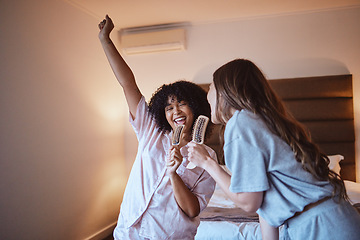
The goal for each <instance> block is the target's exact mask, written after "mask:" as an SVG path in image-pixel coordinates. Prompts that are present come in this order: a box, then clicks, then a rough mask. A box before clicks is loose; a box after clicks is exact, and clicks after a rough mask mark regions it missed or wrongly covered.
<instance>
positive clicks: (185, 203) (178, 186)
mask: <svg viewBox="0 0 360 240" xmlns="http://www.w3.org/2000/svg"><path fill="white" fill-rule="evenodd" d="M170 181H171V185H172V187H173V190H174V194H175V199H176V202H177V204H178V205H179V207H180V208H181V209H182V210H183V212H184V213H185V214H186V215H188V216H189V217H190V218H193V217H196V216H198V215H199V213H200V204H199V200H198V198H197V197H196V196H195V195H194V194H193V193H192V192H191V191H190V190H189V189H188V188H187V187H186V185H185V184H184V182H183V181H182V179H181V178H180V176H179V175H178V174H177V173H172V174H171V175H170Z"/></svg>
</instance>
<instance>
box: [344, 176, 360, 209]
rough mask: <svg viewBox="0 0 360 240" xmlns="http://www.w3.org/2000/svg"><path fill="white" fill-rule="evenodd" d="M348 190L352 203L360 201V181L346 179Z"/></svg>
mask: <svg viewBox="0 0 360 240" xmlns="http://www.w3.org/2000/svg"><path fill="white" fill-rule="evenodd" d="M344 184H345V188H346V192H347V194H348V196H349V198H350V202H351V203H352V204H355V203H360V183H358V182H353V181H349V180H344Z"/></svg>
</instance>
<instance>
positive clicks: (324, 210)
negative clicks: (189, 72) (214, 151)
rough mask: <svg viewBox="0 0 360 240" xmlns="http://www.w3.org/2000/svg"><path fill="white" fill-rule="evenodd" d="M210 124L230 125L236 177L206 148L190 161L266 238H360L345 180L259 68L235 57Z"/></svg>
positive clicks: (228, 156) (228, 149)
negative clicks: (255, 219)
mask: <svg viewBox="0 0 360 240" xmlns="http://www.w3.org/2000/svg"><path fill="white" fill-rule="evenodd" d="M208 101H209V103H210V106H211V120H212V122H213V123H219V124H222V125H224V126H225V132H224V158H225V163H226V166H227V167H228V168H229V170H230V171H231V176H230V175H229V174H228V173H226V172H225V171H224V170H223V168H221V167H220V166H219V165H218V163H217V162H216V161H214V159H212V158H211V156H209V155H208V154H207V152H206V151H204V149H203V148H202V147H201V145H198V144H195V143H189V145H190V148H189V159H190V161H191V162H193V163H194V164H195V165H197V166H199V167H201V168H204V169H205V170H206V171H207V172H209V173H210V175H211V176H212V177H213V178H214V179H215V181H216V182H217V184H219V186H220V187H221V188H222V190H224V192H225V193H226V194H227V195H228V196H229V197H230V198H231V199H232V200H233V201H234V202H235V203H236V204H237V205H238V206H239V207H241V208H243V209H244V210H245V211H249V212H253V211H256V212H257V213H258V214H259V217H260V226H261V232H262V235H263V236H262V237H263V239H276V238H278V230H277V229H276V228H277V227H279V226H280V225H284V228H283V229H284V231H283V232H284V239H299V240H301V239H312V240H319V239H327V240H328V239H352V240H355V239H359V236H360V227H359V226H360V215H359V214H358V213H357V211H356V210H355V208H353V207H352V206H351V204H350V203H349V202H348V197H347V194H346V189H345V186H344V182H343V180H342V179H341V177H340V176H339V175H338V174H336V173H335V172H333V171H331V170H329V167H328V164H329V159H328V157H327V156H326V155H325V154H324V153H322V152H321V151H320V150H319V148H318V146H317V145H316V144H314V143H313V142H312V140H311V138H310V137H309V135H308V133H307V131H305V129H304V127H303V126H302V125H300V123H299V122H297V121H296V120H295V119H294V118H293V117H292V116H291V115H290V114H288V113H287V112H286V110H285V107H284V105H283V103H282V102H281V100H280V99H279V98H278V96H277V95H276V94H275V92H274V91H273V90H272V89H271V87H270V85H269V83H268V81H267V79H266V78H265V76H264V75H263V73H262V72H261V70H260V69H259V68H258V67H257V66H256V65H255V64H254V63H252V62H251V61H249V60H246V59H236V60H233V61H231V62H229V63H227V64H225V65H223V66H222V67H220V68H219V69H217V70H216V71H215V72H214V74H213V83H211V85H210V90H209V92H208Z"/></svg>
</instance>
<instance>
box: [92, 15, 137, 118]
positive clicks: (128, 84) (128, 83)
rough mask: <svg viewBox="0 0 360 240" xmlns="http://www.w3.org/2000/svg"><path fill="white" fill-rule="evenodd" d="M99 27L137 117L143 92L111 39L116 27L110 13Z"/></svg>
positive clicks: (111, 61)
mask: <svg viewBox="0 0 360 240" xmlns="http://www.w3.org/2000/svg"><path fill="white" fill-rule="evenodd" d="M99 29H100V32H99V39H100V42H101V45H102V47H103V49H104V52H105V54H106V57H107V59H108V61H109V63H110V66H111V68H112V70H113V72H114V74H115V76H116V78H117V80H118V82H119V83H120V85H121V86H122V88H123V90H124V94H125V98H126V101H127V104H128V107H129V111H130V114H131V115H132V117H133V118H134V119H135V117H136V116H135V114H136V109H137V105H138V103H139V101H140V99H141V96H142V94H141V92H140V90H139V88H138V86H137V84H136V81H135V77H134V74H133V72H132V71H131V69H130V67H129V66H128V65H127V64H126V62H125V60H124V59H123V58H122V57H121V55H120V53H119V51H118V50H117V49H116V47H115V45H114V43H113V42H112V40H111V39H110V32H111V31H112V30H113V29H114V24H113V22H112V20H111V18H110V17H109V16H108V15H106V17H105V19H104V20H103V21H102V22H100V23H99Z"/></svg>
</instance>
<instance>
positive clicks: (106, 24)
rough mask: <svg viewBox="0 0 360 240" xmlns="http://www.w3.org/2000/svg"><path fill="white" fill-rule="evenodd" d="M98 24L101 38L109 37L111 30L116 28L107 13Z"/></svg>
mask: <svg viewBox="0 0 360 240" xmlns="http://www.w3.org/2000/svg"><path fill="white" fill-rule="evenodd" d="M98 26H99V29H100V32H99V38H100V39H103V38H109V35H110V32H111V31H112V30H113V29H114V23H113V21H112V20H111V18H110V17H109V16H108V15H106V16H105V19H104V20H102V21H101V22H100V23H99V25H98Z"/></svg>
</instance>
